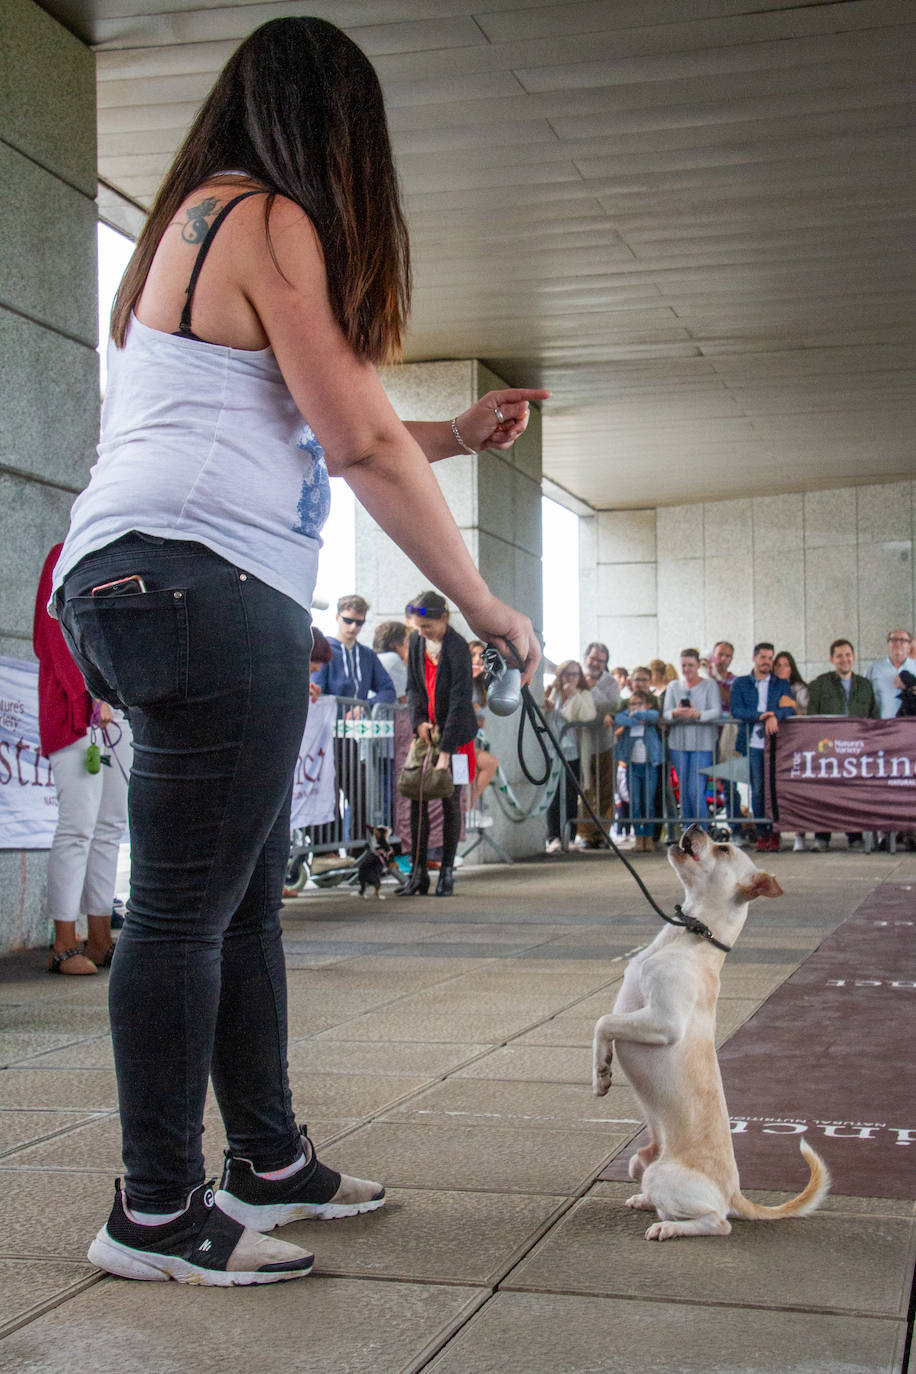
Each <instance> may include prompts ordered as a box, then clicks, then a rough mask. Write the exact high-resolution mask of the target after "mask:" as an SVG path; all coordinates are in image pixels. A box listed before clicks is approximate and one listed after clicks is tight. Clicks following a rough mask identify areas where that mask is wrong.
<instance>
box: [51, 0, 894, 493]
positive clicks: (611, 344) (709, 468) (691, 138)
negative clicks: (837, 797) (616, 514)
mask: <svg viewBox="0 0 916 1374" xmlns="http://www.w3.org/2000/svg"><path fill="white" fill-rule="evenodd" d="M43 3H44V7H45V8H46V9H47V10H49V11H50V12H51V13H52V14H54V15H55V16H56V17H58V18H59V19H60V20H61V21H62V22H64V23H66V24H67V25H68V26H69V27H71V28H72V29H73V31H74V32H75V33H77V34H78V35H79V36H80V37H81V38H83V39H84V40H85V41H86V42H88V43H91V44H93V45H94V46H95V47H96V48H97V51H98V72H99V87H98V92H99V171H100V175H101V177H102V178H103V179H104V180H105V181H106V182H108V183H110V184H111V185H112V186H114V187H116V188H118V189H119V190H120V191H122V192H124V193H125V194H126V195H128V196H130V197H132V198H133V199H135V200H136V201H138V202H140V203H141V204H142V205H148V204H149V202H150V199H151V197H152V195H153V193H154V190H155V188H156V185H157V183H158V181H159V179H160V177H161V176H162V174H163V172H164V171H165V169H166V167H167V166H168V164H169V161H170V159H171V157H172V154H173V152H174V149H175V147H176V145H177V143H178V141H179V140H180V138H181V137H182V134H183V132H184V131H185V129H186V128H187V125H188V123H189V121H190V119H191V117H192V115H193V113H194V111H195V108H196V107H197V105H198V103H199V102H200V100H201V99H202V97H203V96H204V95H205V93H206V91H207V90H208V88H209V86H210V84H211V83H212V81H213V78H214V76H215V74H216V72H217V71H218V70H219V68H220V67H221V65H222V64H223V62H224V61H225V60H226V58H227V57H228V56H229V54H230V52H231V51H232V50H233V48H234V47H235V46H236V44H237V43H238V42H239V40H240V39H241V38H243V37H244V36H245V34H246V33H248V32H250V30H251V29H252V28H253V27H255V26H256V25H257V24H258V23H260V22H262V21H263V20H265V19H268V18H273V17H275V16H277V15H280V14H296V13H312V14H319V15H321V16H322V17H324V18H327V19H330V20H332V21H334V22H336V23H338V24H340V25H341V26H342V27H343V28H345V29H346V30H347V31H348V32H349V33H350V34H351V36H352V37H353V38H354V39H355V40H356V42H358V43H359V44H360V45H361V46H362V47H363V48H364V49H365V51H366V52H367V53H368V54H369V56H370V57H371V59H372V61H373V62H374V63H375V65H376V67H377V70H378V72H379V75H380V76H381V78H382V81H383V83H384V87H385V92H386V97H387V101H388V108H389V114H390V122H391V127H392V131H393V136H394V142H395V147H396V154H397V160H398V166H399V169H400V173H401V176H402V178H403V183H404V187H405V190H406V193H407V204H408V210H409V216H410V223H411V229H412V235H413V247H414V258H415V269H416V290H415V296H414V312H413V321H412V327H411V332H410V340H409V348H408V359H409V360H421V359H430V358H455V357H479V358H482V359H484V360H485V361H487V362H488V363H489V364H490V365H491V366H492V367H493V368H494V369H495V370H496V371H497V372H498V373H500V374H501V375H502V376H504V377H506V378H507V380H508V381H510V382H512V383H518V384H532V385H538V386H541V385H543V386H547V387H550V388H551V390H552V392H553V398H552V400H551V401H550V402H549V404H548V405H547V406H546V408H545V430H544V469H545V475H546V476H547V477H548V478H550V479H552V480H553V481H554V482H555V483H557V484H559V485H560V486H561V487H562V488H564V489H566V490H567V491H569V492H570V493H573V494H574V495H575V496H577V497H578V498H580V499H581V500H582V501H584V502H586V503H588V504H590V505H592V506H594V507H598V508H608V507H621V506H623V507H626V506H633V507H639V506H657V505H664V504H672V503H680V502H685V501H700V500H714V499H715V498H716V497H717V496H722V497H725V496H729V497H734V496H742V495H753V494H757V493H761V492H771V491H781V492H786V491H799V490H805V489H813V488H818V487H829V486H841V485H844V484H851V483H858V482H863V481H867V482H880V481H884V480H888V481H889V480H893V479H900V478H902V477H906V476H910V475H912V474H913V473H914V472H916V458H914V455H916V442H914V439H916V420H914V416H916V353H914V328H916V326H914V322H913V321H914V316H916V310H914V299H913V297H914V254H913V251H912V250H913V229H914V222H913V221H914V209H916V189H914V188H916V179H914V175H913V173H914V165H913V164H914V137H913V121H914V101H916V93H914V87H913V72H914V70H916V7H914V5H913V3H912V0H845V3H809V4H798V3H796V0H753V3H752V0H584V2H583V3H564V4H532V3H530V0H488V3H485V4H484V5H483V6H481V7H479V8H475V7H474V6H473V5H472V4H471V0H315V3H305V4H303V3H301V0H289V3H269V4H256V5H252V4H242V3H238V4H233V3H227V2H226V0H224V2H223V3H216V4H205V3H200V0H43Z"/></svg>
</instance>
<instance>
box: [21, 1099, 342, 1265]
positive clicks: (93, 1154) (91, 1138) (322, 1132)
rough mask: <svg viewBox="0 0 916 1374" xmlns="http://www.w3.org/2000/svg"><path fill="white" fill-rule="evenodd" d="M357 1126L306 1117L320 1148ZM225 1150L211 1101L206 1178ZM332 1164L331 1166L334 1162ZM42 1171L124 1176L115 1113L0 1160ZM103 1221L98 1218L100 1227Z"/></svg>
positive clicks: (206, 1127)
mask: <svg viewBox="0 0 916 1374" xmlns="http://www.w3.org/2000/svg"><path fill="white" fill-rule="evenodd" d="M304 1119H305V1117H304V1116H303V1120H304ZM359 1124H360V1120H359V1118H356V1117H338V1118H330V1119H318V1118H313V1117H309V1118H308V1128H309V1136H310V1137H311V1139H312V1140H313V1141H314V1142H315V1144H316V1145H317V1146H318V1147H319V1148H320V1147H321V1146H322V1145H323V1144H324V1143H325V1142H326V1141H328V1140H333V1139H336V1138H337V1137H339V1136H340V1135H342V1134H344V1133H345V1132H347V1131H351V1130H352V1129H353V1128H354V1126H357V1125H359ZM225 1148H226V1134H225V1131H224V1130H223V1123H222V1120H221V1118H220V1115H219V1112H218V1111H217V1109H216V1106H215V1105H214V1104H213V1103H212V1102H211V1103H210V1104H208V1108H207V1111H206V1113H205V1115H204V1160H205V1172H206V1174H207V1176H208V1177H211V1176H212V1177H218V1176H219V1174H220V1172H221V1171H222V1167H223V1151H224V1150H225ZM331 1162H332V1163H333V1160H332V1161H331ZM41 1169H52V1170H65V1171H68V1172H71V1173H72V1172H77V1173H86V1172H88V1173H96V1172H98V1171H99V1170H106V1171H107V1172H108V1173H109V1175H110V1177H111V1179H112V1180H113V1179H114V1177H115V1175H116V1174H123V1172H124V1165H123V1163H122V1160H121V1122H120V1119H119V1117H118V1115H117V1113H116V1112H112V1113H109V1114H108V1115H107V1116H104V1117H97V1118H95V1119H93V1120H90V1121H88V1122H86V1124H84V1125H74V1127H73V1128H72V1129H71V1130H67V1131H61V1132H59V1133H58V1134H57V1135H55V1136H53V1137H51V1138H50V1139H48V1140H45V1141H44V1142H42V1143H38V1144H35V1145H26V1146H24V1147H22V1148H19V1149H17V1150H16V1151H15V1152H14V1153H9V1154H5V1155H3V1156H2V1157H0V1170H21V1171H32V1172H34V1171H35V1170H41ZM106 1215H107V1211H106ZM104 1219H105V1218H104V1217H102V1218H101V1220H100V1221H99V1225H101V1222H102V1221H104ZM97 1229H98V1226H97V1227H96V1230H97ZM0 1248H2V1245H0Z"/></svg>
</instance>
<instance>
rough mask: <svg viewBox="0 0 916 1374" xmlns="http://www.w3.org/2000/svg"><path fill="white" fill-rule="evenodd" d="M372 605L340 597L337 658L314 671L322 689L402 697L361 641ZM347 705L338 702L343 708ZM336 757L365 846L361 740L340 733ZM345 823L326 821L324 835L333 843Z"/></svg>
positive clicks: (357, 835)
mask: <svg viewBox="0 0 916 1374" xmlns="http://www.w3.org/2000/svg"><path fill="white" fill-rule="evenodd" d="M368 610H369V603H368V601H366V600H364V598H363V597H361V596H356V595H354V594H351V595H349V596H342V597H341V598H340V600H339V601H338V603H337V637H336V638H335V637H334V636H332V635H328V643H329V644H330V646H331V661H330V663H324V664H322V666H321V667H320V668H319V669H318V671H317V672H315V673H312V685H313V688H314V687H317V688H318V689H319V691H320V693H321V694H322V695H327V696H333V697H356V698H357V699H358V700H359V701H372V702H377V701H380V702H396V701H397V699H398V696H397V692H396V691H395V688H394V683H393V682H392V681H391V678H390V677H389V676H388V673H387V672H386V670H385V668H384V666H383V664H382V662H381V660H380V659H379V656H378V654H377V653H375V652H374V650H372V649H367V648H366V646H365V644H359V643H357V639H358V636H359V632H360V630H361V629H362V628H363V626H364V625H365V623H366V615H367V613H368ZM313 695H314V692H313ZM342 709H343V708H342V707H338V714H340V712H341V710H342ZM351 711H356V712H359V713H361V708H360V707H353V708H350V710H348V711H347V712H346V714H347V715H348V716H349V715H350V714H351ZM377 762H378V764H379V766H380V769H381V771H382V772H386V770H387V771H390V767H391V761H390V760H389V759H388V758H379V759H378V760H377ZM334 763H335V766H336V769H337V780H338V784H339V785H340V787H341V788H342V789H343V793H344V796H345V797H346V799H347V802H348V803H349V806H350V843H351V845H353V846H355V849H356V850H357V851H359V850H360V849H361V848H362V846H363V844H364V843H365V839H366V827H367V824H368V816H367V778H366V764H365V761H364V759H363V758H362V757H361V755H360V741H359V740H357V739H349V738H343V739H341V738H338V737H336V736H335V739H334ZM339 823H340V822H339V821H338V822H336V823H335V822H331V825H330V826H328V827H325V826H322V827H321V828H320V834H319V836H318V839H319V840H320V841H321V842H325V841H327V842H330V843H333V842H335V841H336V840H337V839H338V837H339V836H340V837H341V838H342V834H341V832H339V831H336V830H335V829H334V828H333V827H334V826H335V824H339Z"/></svg>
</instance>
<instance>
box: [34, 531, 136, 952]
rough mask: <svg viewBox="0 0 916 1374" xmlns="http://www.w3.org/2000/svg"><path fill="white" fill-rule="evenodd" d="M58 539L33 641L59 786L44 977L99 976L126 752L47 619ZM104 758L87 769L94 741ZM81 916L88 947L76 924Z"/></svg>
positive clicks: (120, 726) (122, 727) (44, 735)
mask: <svg viewBox="0 0 916 1374" xmlns="http://www.w3.org/2000/svg"><path fill="white" fill-rule="evenodd" d="M61 547H62V546H61V545H60V544H57V545H56V546H55V547H54V548H53V549H52V550H51V551H50V553H49V554H48V556H47V558H46V559H45V564H44V567H43V569H42V573H41V578H40V580H39V583H38V593H37V595H36V598H35V620H34V625H33V631H32V645H33V648H34V650H35V656H36V658H37V659H38V729H39V733H40V735H41V748H42V753H43V754H44V755H45V757H46V758H47V759H49V760H50V763H51V773H52V776H53V778H54V786H55V787H56V789H57V806H58V821H57V830H56V832H55V835H54V839H53V841H52V844H51V852H50V854H49V856H48V895H47V900H46V904H45V914H46V915H47V917H48V919H49V920H51V921H53V922H54V942H53V945H52V947H51V955H50V959H49V962H48V971H49V972H50V973H97V972H98V970H99V969H100V968H107V967H108V965H109V964H110V963H111V956H112V954H113V952H114V945H113V944H112V943H111V908H112V904H113V902H114V893H115V879H116V875H117V867H118V848H119V846H120V843H121V840H122V838H123V836H124V831H125V828H126V825H127V780H128V777H129V776H130V766H131V759H132V754H133V750H132V748H131V736H130V730H129V728H128V725H127V721H126V719H125V718H124V716H123V715H122V714H121V712H120V711H113V710H112V708H111V707H110V706H109V705H108V704H107V702H104V701H98V700H94V699H93V698H92V697H91V696H90V694H89V692H88V691H87V689H86V684H85V682H84V681H83V677H82V674H81V673H80V670H79V669H78V668H77V666H76V664H75V663H74V662H73V659H72V658H71V656H70V651H69V650H68V648H67V646H66V643H65V642H64V637H63V635H62V634H61V630H60V626H59V625H58V623H57V621H56V620H53V619H52V618H51V616H49V615H48V610H47V607H48V598H49V596H50V594H51V581H52V574H53V572H54V566H55V564H56V562H57V558H58V555H59V553H60V550H61ZM94 738H95V739H97V743H98V745H99V751H100V753H101V755H102V757H103V758H106V759H107V762H106V763H102V764H101V765H100V766H99V769H98V772H95V773H90V772H89V767H88V751H89V747H90V744H91V743H92V742H93V739H94ZM80 916H86V917H87V924H88V931H89V938H88V940H87V942H86V945H85V948H84V947H83V946H82V945H81V944H80V943H79V941H78V940H77V934H76V924H77V920H78V919H79V918H80Z"/></svg>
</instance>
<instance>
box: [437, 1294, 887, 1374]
mask: <svg viewBox="0 0 916 1374" xmlns="http://www.w3.org/2000/svg"><path fill="white" fill-rule="evenodd" d="M904 1332H905V1323H903V1322H894V1321H887V1320H885V1321H880V1320H875V1319H874V1318H868V1317H859V1318H855V1317H839V1316H829V1317H825V1316H820V1315H813V1314H810V1313H798V1312H772V1311H754V1310H753V1309H749V1308H722V1307H704V1308H703V1309H702V1310H701V1311H700V1310H698V1309H697V1308H696V1307H691V1306H680V1305H678V1304H676V1303H671V1302H651V1303H640V1302H626V1301H621V1300H619V1299H611V1300H608V1299H606V1298H581V1297H563V1296H557V1295H555V1294H542V1293H539V1294H537V1295H536V1296H534V1295H531V1294H524V1293H498V1294H497V1295H496V1297H495V1298H494V1299H493V1300H492V1302H489V1303H487V1305H486V1306H485V1307H484V1308H482V1309H481V1310H480V1311H479V1312H478V1313H477V1314H476V1316H474V1317H473V1318H472V1320H471V1321H470V1322H468V1324H467V1326H466V1327H465V1328H464V1330H463V1331H461V1332H460V1333H459V1335H458V1336H457V1337H456V1338H455V1340H453V1341H452V1342H450V1344H449V1345H448V1347H447V1348H446V1349H445V1350H444V1351H443V1352H442V1354H441V1355H439V1356H437V1357H436V1359H434V1360H433V1361H432V1363H431V1364H429V1365H428V1366H427V1371H428V1374H532V1371H533V1370H538V1371H542V1370H561V1371H562V1374H634V1371H640V1370H651V1374H777V1371H778V1374H802V1371H804V1374H826V1371H830V1374H897V1371H898V1370H899V1368H900V1360H901V1358H902V1354H903V1341H904Z"/></svg>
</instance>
